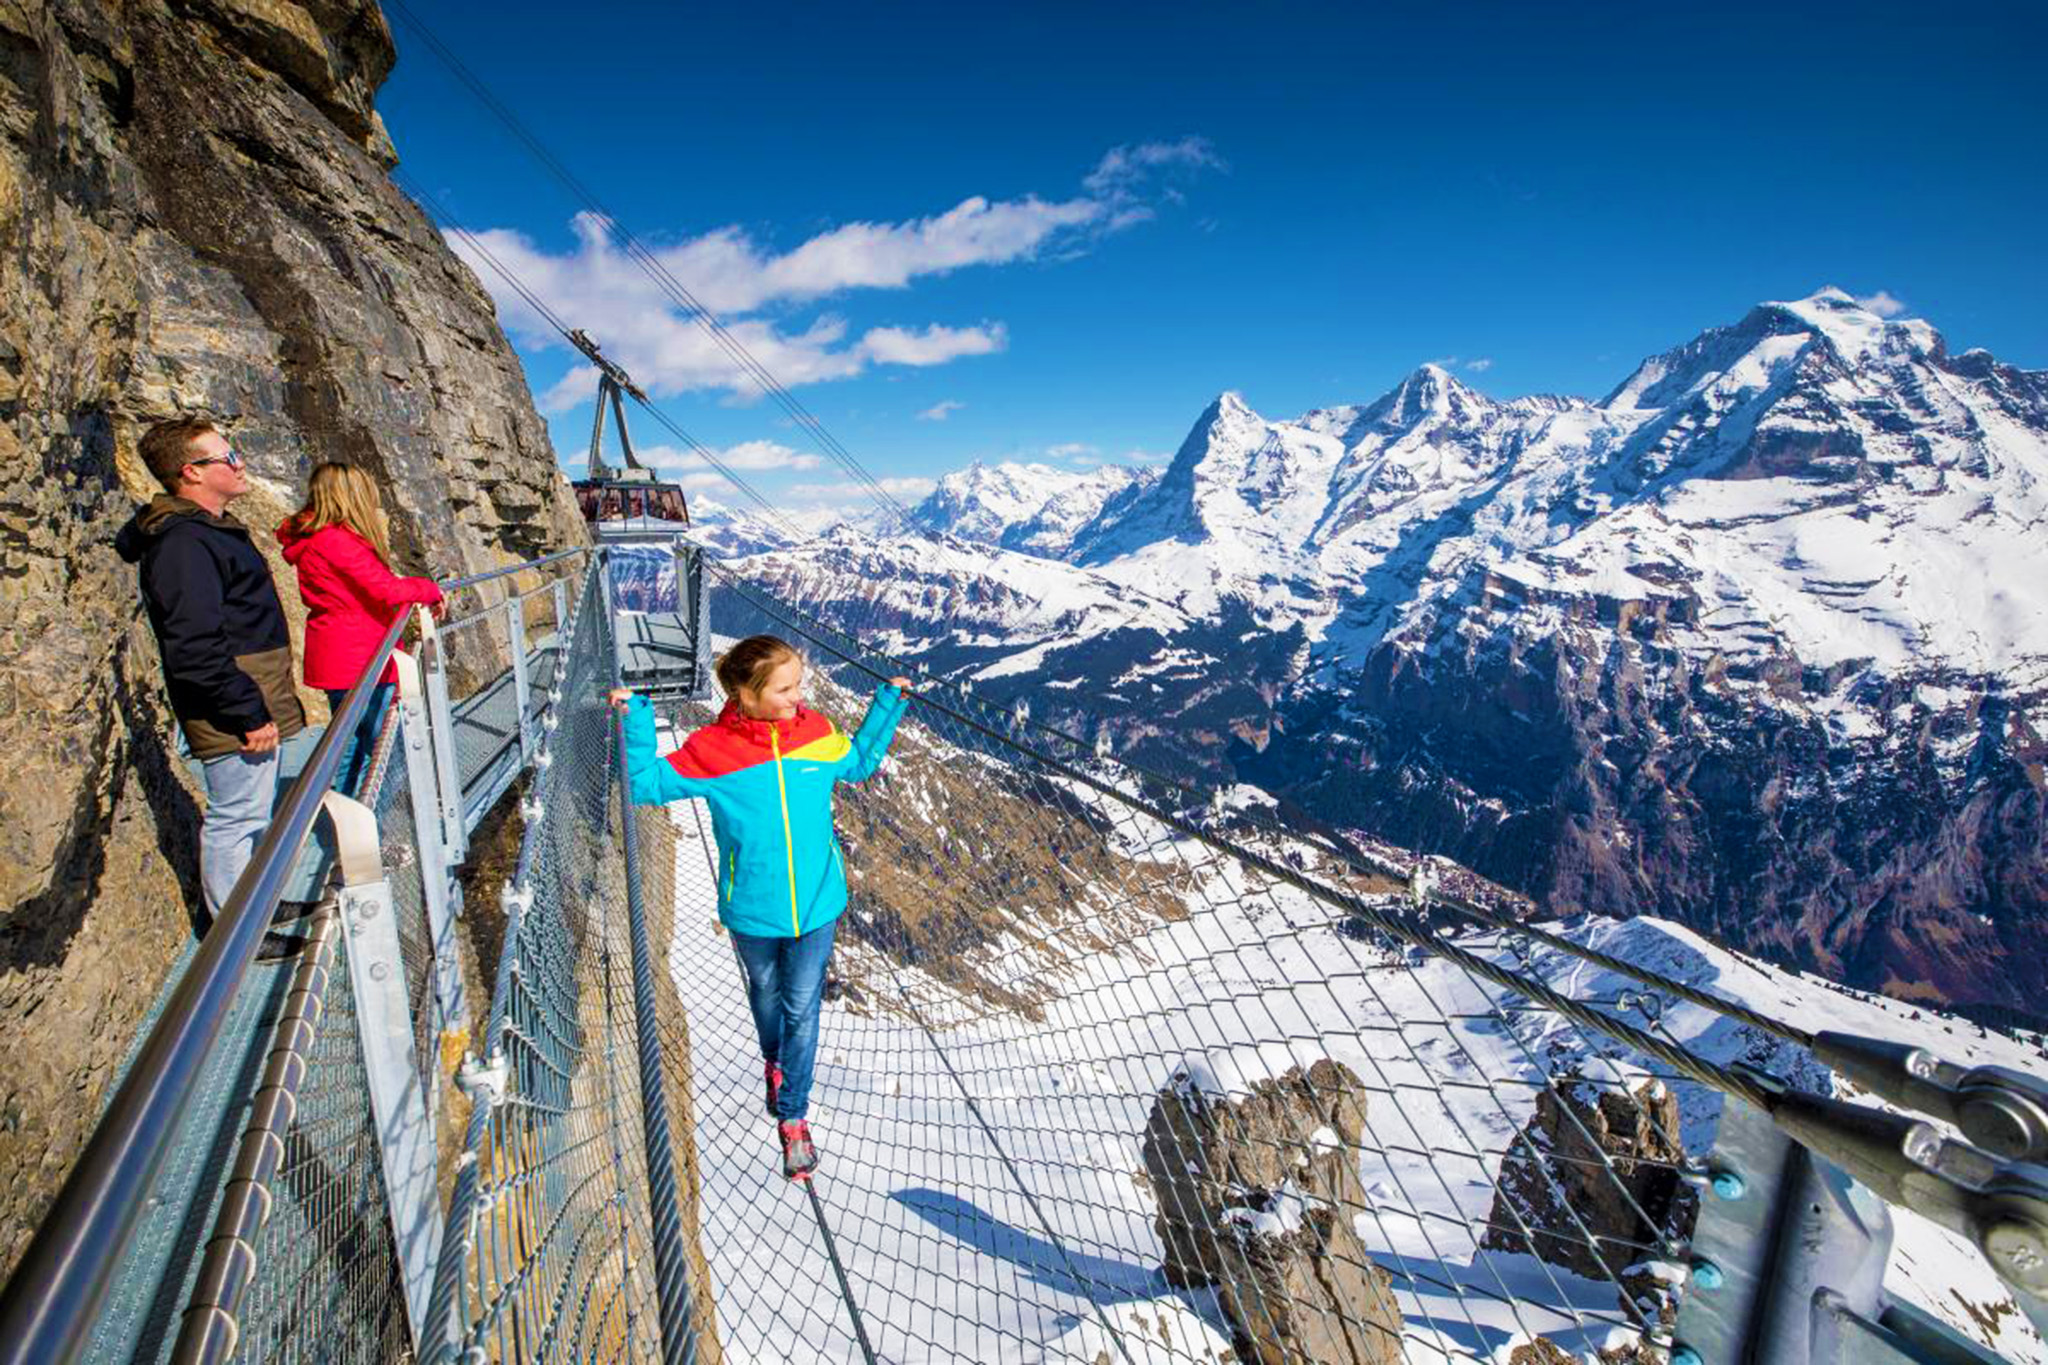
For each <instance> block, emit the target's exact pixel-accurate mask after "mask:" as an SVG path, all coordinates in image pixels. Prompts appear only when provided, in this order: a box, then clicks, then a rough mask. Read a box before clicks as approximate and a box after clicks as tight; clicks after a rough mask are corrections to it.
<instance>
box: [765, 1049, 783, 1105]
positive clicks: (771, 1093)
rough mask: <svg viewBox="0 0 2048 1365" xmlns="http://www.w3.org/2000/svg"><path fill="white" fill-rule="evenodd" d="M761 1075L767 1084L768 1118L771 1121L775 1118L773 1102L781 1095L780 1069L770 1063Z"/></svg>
mask: <svg viewBox="0 0 2048 1365" xmlns="http://www.w3.org/2000/svg"><path fill="white" fill-rule="evenodd" d="M763 1075H764V1076H765V1078H766V1080H767V1082H768V1086H767V1089H768V1117H769V1118H771V1119H772V1118H774V1117H775V1101H776V1100H777V1099H778V1098H780V1097H781V1095H782V1068H781V1067H779V1066H777V1065H775V1063H773V1062H770V1063H768V1066H767V1069H766V1070H765V1071H764V1072H763Z"/></svg>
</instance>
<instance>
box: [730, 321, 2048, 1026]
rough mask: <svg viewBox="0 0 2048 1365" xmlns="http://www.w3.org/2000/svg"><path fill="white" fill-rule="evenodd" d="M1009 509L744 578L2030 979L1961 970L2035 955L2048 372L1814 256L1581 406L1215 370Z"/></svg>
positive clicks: (1209, 760)
mask: <svg viewBox="0 0 2048 1365" xmlns="http://www.w3.org/2000/svg"><path fill="white" fill-rule="evenodd" d="M1005 509H1007V510H1005ZM1012 513H1014V515H1015V516H1017V517H1018V518H1020V519H1021V520H1019V521H1016V522H1012V523H1007V524H999V523H1001V521H1002V517H1003V516H1005V515H1010V514H1012ZM1036 515H1037V511H1036V509H1035V508H1034V506H1033V505H1032V502H1031V499H1030V498H1029V497H1023V498H1020V499H1018V500H1015V501H1014V502H1012V503H1003V502H1000V501H999V500H997V499H994V498H993V497H991V498H990V499H989V500H987V501H983V502H980V503H977V504H976V517H977V520H976V521H975V527H976V534H977V536H979V537H980V538H981V539H983V540H984V541H988V542H991V545H990V547H989V548H987V549H986V550H984V551H978V552H977V553H976V554H975V555H974V556H968V557H962V556H961V555H959V554H955V553H952V552H950V551H948V552H944V553H933V552H931V551H930V548H929V547H927V549H926V554H925V557H924V559H923V560H922V561H921V562H919V563H912V562H911V561H912V560H913V559H914V557H915V556H914V555H913V552H912V551H911V548H910V546H909V545H908V544H900V545H898V546H897V547H896V549H895V550H894V551H892V553H893V555H894V557H895V558H896V559H897V560H898V561H900V562H902V563H903V564H904V566H905V567H904V572H905V574H906V578H907V582H908V584H909V585H910V586H911V587H913V588H914V589H915V591H914V592H903V593H898V592H896V591H895V590H894V589H883V588H881V587H877V586H876V585H874V584H873V583H872V582H871V581H853V580H849V579H848V578H846V577H845V576H844V575H845V574H846V573H847V571H848V560H847V557H846V556H845V555H843V554H842V553H840V552H839V551H837V550H834V551H831V552H830V553H827V552H825V551H823V550H822V549H821V548H820V547H817V546H810V547H801V548H798V549H795V550H791V551H786V552H782V553H778V554H772V555H769V556H767V557H765V558H764V559H763V560H762V561H761V571H762V572H765V573H773V574H775V575H777V576H778V578H779V581H780V582H781V583H782V584H783V585H784V586H785V587H786V588H787V590H789V591H791V592H792V593H794V594H795V595H797V596H799V597H801V598H802V599H803V600H806V601H813V602H817V603H820V604H829V603H832V602H834V601H851V600H854V599H863V600H864V599H867V598H871V597H874V596H877V595H882V594H885V593H888V594H892V595H895V596H897V597H899V598H903V599H904V600H900V601H898V602H896V603H895V604H894V609H893V610H892V611H891V613H890V616H889V619H888V629H889V630H890V631H891V632H892V633H891V636H890V639H891V642H892V644H893V646H894V647H896V648H898V649H900V650H902V651H904V652H906V653H908V654H910V655H912V656H915V657H919V658H922V659H923V660H925V661H926V662H927V663H928V664H930V665H931V666H932V667H934V668H937V669H940V670H941V671H944V672H946V673H948V674H949V675H954V676H965V677H972V678H975V679H976V680H977V682H978V683H984V684H987V685H988V686H990V687H991V688H993V689H995V690H996V691H997V692H998V693H999V694H1000V695H1003V696H1006V697H1007V696H1009V695H1022V694H1026V693H1029V694H1032V695H1034V696H1035V697H1036V698H1038V699H1039V702H1038V703H1037V704H1043V705H1048V706H1050V707H1052V708H1054V709H1055V710H1057V709H1058V708H1059V707H1060V706H1062V705H1066V706H1070V707H1071V710H1072V713H1073V715H1074V717H1075V718H1076V720H1077V723H1078V721H1079V718H1080V717H1083V716H1087V717H1092V718H1096V719H1099V720H1100V721H1101V722H1102V723H1103V724H1104V725H1105V726H1106V727H1107V728H1108V729H1109V730H1110V732H1111V733H1112V734H1113V735H1114V736H1115V737H1116V740H1117V743H1118V745H1119V746H1120V751H1124V748H1126V747H1128V748H1129V749H1130V750H1131V751H1133V752H1135V753H1136V755H1137V756H1139V757H1141V758H1143V759H1145V760H1147V761H1152V762H1159V763H1165V764H1169V765H1183V766H1185V765H1194V766H1199V767H1201V768H1202V769H1204V770H1206V771H1207V772H1208V773H1209V774H1211V775H1212V776H1220V777H1224V778H1247V779H1249V780H1252V781H1255V782H1258V783H1261V784H1262V785H1265V786H1267V787H1268V788H1269V789H1271V790H1274V791H1276V792H1281V793H1283V794H1286V795H1288V796H1291V797H1293V798H1294V799H1296V800H1297V801H1299V802H1300V803H1301V804H1302V805H1303V806H1305V807H1306V808H1308V809H1309V810H1310V811H1312V812H1314V813H1315V814H1317V815H1319V816H1321V817H1322V818H1325V819H1329V820H1333V821H1337V822H1340V823H1346V824H1351V825H1369V826H1370V827H1371V832H1372V833H1374V834H1377V835H1380V836H1383V837H1386V838H1389V839H1391V840H1393V841H1394V842H1396V843H1401V844H1405V845H1410V846H1416V847H1420V848H1424V849H1440V850H1443V851H1447V852H1456V853H1457V854H1458V856H1460V857H1461V858H1462V859H1463V860H1464V861H1466V862H1468V863H1471V864H1472V865H1473V866H1475V867H1476V868H1477V869H1478V870H1479V871H1481V872H1483V873H1485V874H1486V875H1488V876H1491V877H1493V878H1495V879H1496V880H1499V881H1502V882H1503V883H1506V884H1508V885H1511V886H1514V887H1516V888H1517V889H1520V890H1524V891H1527V892H1529V893H1531V894H1534V895H1537V896H1539V897H1543V898H1546V899H1550V900H1553V901H1556V902H1559V903H1564V904H1577V905H1583V906H1589V907H1598V908H1612V909H1616V910H1631V911H1633V910H1657V911H1659V912H1660V913H1666V914H1669V915H1673V916H1679V917H1683V918H1685V919H1687V920H1688V921H1689V922H1693V923H1698V924H1702V925H1708V926H1711V927H1713V928H1715V929H1716V930H1717V931H1720V932H1724V933H1727V934H1729V935H1730V936H1731V937H1733V938H1735V939H1736V940H1737V941H1740V942H1743V943H1745V944H1748V945H1752V946H1757V947H1762V946H1765V945H1770V946H1771V947H1772V948H1773V949H1774V950H1781V951H1787V952H1791V953H1794V954H1795V955H1798V956H1799V957H1801V958H1802V960H1805V961H1810V962H1814V963H1817V964H1820V965H1823V966H1825V967H1826V968H1827V969H1828V970H1830V971H1833V972H1839V973H1842V974H1845V975H1847V976H1848V977H1850V978H1852V979H1855V980H1856V981H1858V982H1859V983H1861V984H1867V985H1871V986H1879V985H1889V986H1890V987H1891V988H1892V989H1896V990H1900V991H1905V992H1913V993H1918V994H1919V995H1920V996H1921V997H1922V998H1926V999H1950V1000H1961V1001H1971V1000H1976V999H1979V998H1983V999H1986V1000H1996V1001H2002V1002H2003V1003H2006V1004H2012V1005H2024V1004H2026V1003H2027V1002H2025V1001H2023V1000H2022V999H2021V998H2020V993H2018V992H2017V991H2016V989H2015V986H2014V985H2013V983H2011V982H2010V981H2008V980H2006V979H2005V978H2006V975H2007V973H2006V970H2005V968H2004V967H2002V966H2000V965H1999V964H2001V963H2003V962H2007V961H2011V960H2022V959H2026V958H2028V957H2031V956H2033V955H2036V954H2038V953H2040V952H2042V951H2048V914H2044V910H2048V880H2044V877H2043V874H2042V873H2041V872H2040V870H2039V869H2040V866H2041V864H2040V862H2039V858H2038V852H2039V850H2040V849H2041V848H2042V847H2044V846H2048V845H2044V840H2048V785H2044V780H2043V779H2042V777H2041V772H2042V768H2041V764H2042V763H2043V761H2044V756H2048V373H2039V372H2030V371H2023V370H2018V369H2014V368H2012V367H2010V366H2005V365H2001V364H1999V363H1998V362H1997V361H1996V360H1995V359H1994V358H1992V357H1991V356H1989V355H1988V354H1986V353H1984V352H1982V351H1969V352H1965V353H1963V354H1962V355H1960V356H1951V355H1949V354H1948V351H1947V348H1946V345H1945V343H1944V342H1943V340H1942V338H1941V337H1940V335H1939V334H1938V333H1936V332H1935V331H1934V330H1933V328H1931V327H1930V326H1929V325H1928V324H1926V323H1925V322H1921V321H1918V320H1899V319H1886V318H1882V317H1879V316H1877V315H1876V314H1874V313H1872V312H1870V311H1869V310H1868V309H1866V308H1864V307H1862V306H1861V305H1859V304H1858V303H1856V301H1855V300H1854V299H1852V298H1851V297H1850V296H1849V295H1847V294H1846V293H1844V292H1843V291H1841V290H1837V289H1824V290H1822V291H1820V292H1818V293H1816V294H1814V295H1812V296H1810V297H1808V298H1805V299H1799V300H1793V301H1789V302H1775V303H1765V304H1761V305H1758V306H1757V307H1756V308H1754V309H1752V310H1750V312H1749V313H1748V314H1747V315H1745V316H1744V317H1743V318H1741V319H1740V320H1739V321H1737V322H1735V323H1733V324H1731V325H1729V326H1726V327H1719V328H1715V329H1712V330H1710V331H1708V332H1705V333H1703V334H1701V335H1700V336H1699V337H1697V338H1695V339H1694V340H1692V341H1690V342H1687V343H1686V344H1684V345H1682V346H1679V347H1677V348H1674V349H1673V350H1671V351H1668V352H1665V353H1663V354H1661V355H1658V356H1654V357H1651V358H1650V359H1648V360H1645V361H1644V362H1643V363H1642V364H1641V365H1640V366H1638V367H1637V368H1636V370H1635V371H1634V372H1633V373H1632V374H1631V375H1630V376H1629V377H1628V378H1626V379H1625V380H1624V381H1623V382H1622V383H1621V384H1620V385H1618V386H1617V387H1616V388H1615V390H1614V391H1613V392H1611V393H1610V394H1608V395H1607V396H1606V397H1605V398H1603V399H1601V400H1600V401H1598V402H1591V401H1587V400H1584V399H1578V398H1562V397H1531V398H1521V399H1515V400H1512V401H1499V400H1495V399H1492V398H1489V397H1488V396H1486V395H1484V394H1481V393H1479V392H1477V391H1476V390H1474V389H1472V388H1470V387H1469V386H1467V385H1465V384H1463V383H1461V382H1460V381H1458V380H1457V379H1456V378H1454V377H1453V376H1452V375H1450V374H1449V373H1448V372H1446V371H1445V370H1443V369H1442V368H1441V367H1437V366H1423V367H1422V368H1420V369H1418V370H1417V371H1415V372H1414V373H1413V374H1411V375H1409V376H1408V377H1407V378H1406V379H1404V380H1403V381H1402V382H1401V383H1400V384H1399V385H1397V386H1396V387H1395V388H1394V389H1393V390H1392V391H1391V392H1389V393H1388V394H1386V395H1384V396H1383V397H1381V398H1380V399H1378V400H1376V401H1374V402H1371V403H1367V404H1362V405H1349V406H1336V407H1328V408H1320V409H1317V410H1314V411H1312V412H1310V413H1307V414H1305V415H1303V416H1302V417H1300V418H1296V419H1285V420H1276V419H1269V418H1266V417H1264V416H1262V415H1260V414H1258V413H1257V412H1255V411H1254V410H1253V409H1252V408H1251V407H1250V406H1249V405H1248V404H1247V403H1246V402H1245V401H1244V400H1243V399H1242V398H1241V397H1240V396H1238V395H1236V394H1228V393H1226V394H1223V395H1221V396H1219V397H1218V398H1217V399H1216V400H1215V402H1213V403H1212V404H1211V405H1210V406H1209V407H1208V409H1207V410H1206V411H1205V412H1204V413H1203V414H1202V415H1201V417H1200V418H1199V419H1198V420H1197V422H1196V423H1195V425H1194V427H1193V429H1192V430H1191V431H1190V432H1189V434H1188V436H1187V438H1186V440H1185V441H1184V442H1183V443H1182V444H1181V446H1180V448H1179V451H1178V453H1177V454H1176V456H1175V458H1174V460H1173V462H1172V464H1171V465H1170V466H1169V468H1168V469H1167V470H1166V471H1165V472H1164V473H1163V474H1162V475H1161V476H1160V477H1159V478H1158V479H1157V480H1156V481H1153V482H1149V483H1146V484H1142V485H1140V484H1132V485H1131V486H1130V487H1128V488H1126V489H1124V490H1122V491H1121V492H1120V493H1118V494H1116V495H1115V496H1112V497H1111V498H1109V499H1108V500H1107V501H1106V502H1105V503H1104V504H1103V507H1102V510H1101V511H1100V512H1099V513H1097V514H1096V515H1095V516H1094V517H1093V518H1092V519H1091V520H1090V521H1089V522H1088V523H1087V524H1085V525H1083V526H1082V527H1081V528H1080V529H1079V530H1077V531H1075V532H1074V534H1073V536H1072V539H1071V541H1070V542H1069V545H1068V548H1067V550H1066V551H1065V560H1064V562H1055V561H1053V560H1050V559H1047V558H1043V557H1039V556H1028V557H1027V556H1024V555H1021V554H1016V553H1014V552H1005V551H1004V550H1003V549H1002V548H1001V546H1002V544H1003V540H1004V536H1005V535H1006V534H1008V533H1009V530H1008V529H1006V526H1007V528H1015V527H1021V526H1024V525H1027V524H1029V523H1030V521H1031V519H1032V518H1033V517H1035V516H1036ZM955 543H956V544H957V542H955ZM771 564H772V565H773V567H772V568H771V567H770V565H771ZM861 568H862V569H863V570H864V571H865V570H870V569H872V570H875V571H886V570H883V569H882V567H881V566H880V565H879V563H869V564H864V565H862V566H861ZM934 575H939V576H943V577H944V578H945V580H946V582H945V583H944V584H943V585H941V584H937V583H933V582H931V581H930V580H931V578H932V577H933V576H934ZM913 598H914V599H915V600H910V599H913ZM1084 602H1085V603H1089V604H1093V605H1092V609H1091V610H1085V611H1074V610H1071V608H1072V606H1073V604H1076V603H1084ZM963 627H965V628H966V629H967V631H968V632H969V638H971V641H972V643H971V644H970V645H967V646H963V645H962V643H961V641H962V635H961V631H962V628H963ZM1566 812H1574V813H1575V814H1571V815H1569V816H1567V815H1566V814H1565V813H1566ZM1368 813H1370V817H1371V818H1370V819H1368V818H1367V816H1368ZM1780 849H1783V850H1790V849H1801V850H1804V852H1803V853H1802V854H1801V855H1800V856H1799V857H1781V856H1776V854H1775V853H1774V850H1780ZM2034 1003H2035V1004H2038V1002H2034Z"/></svg>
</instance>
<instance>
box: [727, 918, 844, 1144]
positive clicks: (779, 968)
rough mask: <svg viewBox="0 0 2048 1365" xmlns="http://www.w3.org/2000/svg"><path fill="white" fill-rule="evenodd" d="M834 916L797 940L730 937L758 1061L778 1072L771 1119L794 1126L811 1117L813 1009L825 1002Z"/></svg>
mask: <svg viewBox="0 0 2048 1365" xmlns="http://www.w3.org/2000/svg"><path fill="white" fill-rule="evenodd" d="M838 928H839V920H838V919H837V918H836V917H835V918H834V919H833V921H832V922H831V923H830V924H825V925H820V926H819V927H818V928H816V929H813V930H811V931H810V932H809V933H808V934H805V935H804V936H803V937H802V938H764V937H761V936H758V935H755V934H742V933H734V934H733V936H732V946H733V951H734V952H735V953H737V954H738V955H739V959H740V966H741V967H742V968H743V969H745V972H746V977H747V1004H748V1005H749V1006H750V1007H751V1008H752V1009H753V1011H754V1032H755V1033H756V1034H758V1035H759V1036H760V1039H761V1059H762V1060H763V1061H764V1062H766V1063H768V1064H769V1065H771V1066H779V1067H781V1068H782V1091H781V1093H780V1094H779V1095H778V1096H777V1097H776V1102H775V1110H776V1117H778V1118H780V1119H781V1120H782V1121H783V1122H784V1123H794V1122H796V1121H797V1120H798V1119H800V1118H803V1117H805V1116H806V1115H807V1114H809V1113H810V1107H811V1075H812V1073H813V1071H814V1070H815V1069H816V1066H817V1060H818V1010H819V1007H820V1006H821V1005H822V1004H823V1002H824V992H825V964H826V963H828V962H830V961H831V960H832V935H833V933H834V931H836V930H837V929H838Z"/></svg>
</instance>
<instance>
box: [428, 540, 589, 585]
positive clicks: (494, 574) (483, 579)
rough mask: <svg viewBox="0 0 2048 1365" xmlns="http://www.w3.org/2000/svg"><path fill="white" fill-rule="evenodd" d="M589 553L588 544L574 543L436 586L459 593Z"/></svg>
mask: <svg viewBox="0 0 2048 1365" xmlns="http://www.w3.org/2000/svg"><path fill="white" fill-rule="evenodd" d="M589 553H590V547H589V546H588V545H574V546H571V547H570V548H568V549H566V550H557V551H555V552H554V553H553V554H551V555H542V556H541V557H540V558H539V559H529V560H527V561H526V562H525V563H524V564H507V565H505V566H503V567H502V568H496V569H486V570H485V571H484V572H483V573H475V574H471V575H470V576H469V577H467V578H451V579H449V580H448V581H447V582H445V583H436V584H435V585H434V586H435V587H437V588H439V589H440V590H441V593H442V595H443V596H448V595H451V594H453V593H458V592H460V591H462V590H463V589H464V588H473V587H475V586H476V585H477V584H479V583H488V582H490V581H491V580H492V579H494V578H503V577H504V576H505V575H507V574H515V573H524V572H525V571H526V570H528V569H540V568H545V567H546V566H547V565H549V564H554V563H557V562H559V561H561V560H564V559H567V558H569V557H570V556H571V555H587V554H589Z"/></svg>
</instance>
